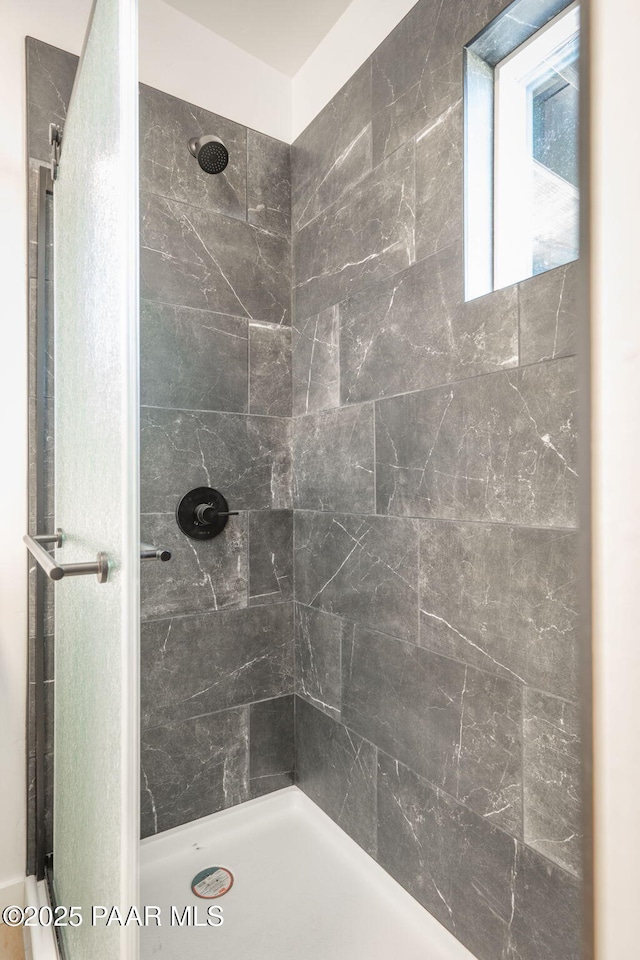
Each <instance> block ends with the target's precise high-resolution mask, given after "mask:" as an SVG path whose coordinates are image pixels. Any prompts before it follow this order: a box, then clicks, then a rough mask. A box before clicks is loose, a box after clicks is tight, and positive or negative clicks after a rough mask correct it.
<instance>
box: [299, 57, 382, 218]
mask: <svg viewBox="0 0 640 960" xmlns="http://www.w3.org/2000/svg"><path fill="white" fill-rule="evenodd" d="M370 120H371V63H370V61H367V62H366V63H365V64H364V65H363V66H362V67H361V68H360V69H359V70H357V71H356V72H355V73H354V75H353V76H352V77H351V79H350V80H348V81H347V83H346V84H345V85H344V87H342V89H341V90H339V91H338V93H337V94H336V95H335V97H333V99H332V100H331V101H330V102H329V103H328V104H327V105H326V106H325V107H324V109H323V110H322V111H321V112H320V113H319V114H318V116H317V117H315V119H314V120H313V121H312V122H311V123H310V124H309V126H308V127H307V128H306V130H304V131H303V133H301V134H300V136H299V137H298V139H297V140H296V141H295V143H294V144H293V145H292V147H291V170H292V208H293V210H292V213H293V227H294V231H295V230H299V229H300V227H302V226H303V225H304V224H305V223H308V222H309V220H312V219H313V218H314V217H315V216H317V215H318V213H320V212H321V211H322V210H324V209H325V208H326V207H328V206H329V205H330V204H331V203H333V201H334V200H337V199H338V197H340V196H341V195H342V194H343V193H344V192H345V191H346V190H347V189H351V188H352V187H353V186H354V185H355V184H356V183H357V182H358V181H359V180H360V179H361V178H362V177H363V176H364V175H365V174H366V173H368V171H369V170H370V169H371V127H370V126H369V123H370Z"/></svg>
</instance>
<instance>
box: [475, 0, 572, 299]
mask: <svg viewBox="0 0 640 960" xmlns="http://www.w3.org/2000/svg"><path fill="white" fill-rule="evenodd" d="M579 44H580V9H579V6H578V4H576V3H574V4H572V5H571V6H570V7H567V9H566V10H564V11H563V12H562V13H561V14H560V15H559V16H557V17H555V19H553V20H552V21H551V22H550V23H548V24H547V25H546V26H544V27H543V28H542V29H540V30H538V31H537V32H536V33H534V34H533V36H532V37H530V39H529V40H527V41H526V42H525V43H523V44H522V45H521V46H519V47H518V48H517V49H516V50H514V51H513V53H511V54H510V55H509V56H507V57H505V58H504V59H503V60H502V61H500V62H499V63H498V64H496V67H495V116H494V120H495V131H494V151H495V152H494V185H493V186H494V223H493V237H494V259H493V267H494V277H493V286H494V289H498V288H500V287H505V286H508V285H510V284H513V283H517V282H518V281H520V280H524V279H526V278H527V277H532V276H535V275H536V274H539V273H543V272H544V271H545V270H551V269H552V268H554V267H558V266H561V265H562V264H564V263H568V262H569V261H570V260H575V259H577V257H578V253H579V245H578V234H579V189H578V116H579V108H578V101H579V80H578V55H579Z"/></svg>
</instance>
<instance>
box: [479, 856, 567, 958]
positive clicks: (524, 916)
mask: <svg viewBox="0 0 640 960" xmlns="http://www.w3.org/2000/svg"><path fill="white" fill-rule="evenodd" d="M582 902H583V901H582V893H581V889H580V884H579V882H578V881H577V880H576V879H575V878H574V877H572V876H570V875H569V874H568V873H566V872H565V871H564V870H561V869H560V868H559V867H557V866H556V865H555V864H553V863H550V862H549V861H548V860H546V859H545V858H544V857H541V856H540V854H539V853H537V852H536V851H535V850H531V849H530V848H529V847H526V846H524V845H523V844H520V843H519V844H518V852H517V856H516V864H515V870H514V897H513V920H512V922H511V926H510V931H509V937H508V941H507V946H506V949H505V953H504V956H505V957H506V958H507V960H582V958H584V956H585V953H584V951H583V945H582ZM487 960H489V958H487Z"/></svg>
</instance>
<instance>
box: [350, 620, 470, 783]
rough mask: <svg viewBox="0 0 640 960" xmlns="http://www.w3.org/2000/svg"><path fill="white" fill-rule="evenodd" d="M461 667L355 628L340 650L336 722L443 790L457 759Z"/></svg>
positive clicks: (450, 661) (436, 656)
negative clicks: (338, 716) (339, 697)
mask: <svg viewBox="0 0 640 960" xmlns="http://www.w3.org/2000/svg"><path fill="white" fill-rule="evenodd" d="M464 683H465V667H464V664H462V663H457V662H456V661H455V660H448V659H446V658H445V657H439V656H438V655H437V654H433V653H431V652H430V651H428V650H422V649H421V648H420V647H416V646H415V645H414V644H412V643H405V642H404V641H402V640H394V639H392V638H391V637H386V636H383V635H382V634H379V633H374V632H373V631H372V630H363V629H362V628H361V627H357V628H356V630H355V634H354V636H353V638H350V637H347V638H345V642H344V644H343V649H342V721H343V722H344V723H345V724H346V725H347V726H348V727H349V728H350V729H351V730H355V731H356V733H359V734H360V735H361V736H362V737H365V738H366V739H367V740H369V741H371V743H375V745H376V746H377V747H379V748H380V749H381V750H384V751H385V752H386V753H388V754H390V755H391V756H392V757H395V758H396V759H398V760H400V761H401V762H402V763H405V764H407V766H409V767H410V768H411V769H412V770H415V771H416V772H417V773H419V774H420V775H421V776H423V777H426V778H427V779H428V780H430V781H431V783H435V784H438V785H439V786H443V785H444V784H445V782H447V780H448V777H449V771H451V770H453V768H454V767H455V766H456V762H457V758H458V754H459V752H460V722H461V715H462V693H463V689H464Z"/></svg>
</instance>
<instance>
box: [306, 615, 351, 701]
mask: <svg viewBox="0 0 640 960" xmlns="http://www.w3.org/2000/svg"><path fill="white" fill-rule="evenodd" d="M354 629H355V625H354V624H353V623H349V622H348V621H347V620H343V619H342V618H341V617H335V616H333V614H331V613H325V612H324V611H323V610H314V609H313V607H305V606H303V604H301V603H297V604H296V619H295V664H296V665H295V677H296V693H297V694H298V695H299V696H300V697H303V698H304V699H305V700H308V701H309V703H311V704H313V706H314V707H317V708H318V709H319V710H322V711H323V712H324V713H326V714H328V715H329V716H330V717H334V718H335V719H339V718H340V706H341V699H342V695H341V688H342V679H341V662H342V645H343V643H344V641H345V638H347V637H351V636H353V631H354Z"/></svg>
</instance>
